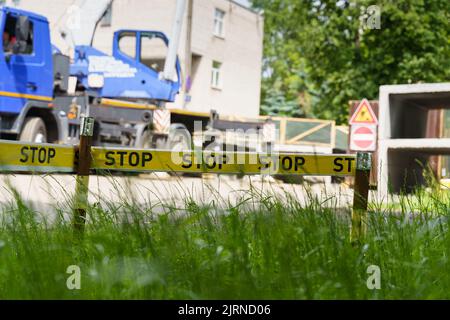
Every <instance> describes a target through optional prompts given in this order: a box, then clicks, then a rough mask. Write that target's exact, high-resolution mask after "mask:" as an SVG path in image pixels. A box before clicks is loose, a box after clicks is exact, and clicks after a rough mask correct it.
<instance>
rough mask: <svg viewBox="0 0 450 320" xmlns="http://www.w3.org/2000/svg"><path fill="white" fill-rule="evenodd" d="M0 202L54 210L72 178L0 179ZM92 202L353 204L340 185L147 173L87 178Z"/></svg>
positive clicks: (68, 190) (62, 203) (70, 192)
mask: <svg viewBox="0 0 450 320" xmlns="http://www.w3.org/2000/svg"><path fill="white" fill-rule="evenodd" d="M0 186H1V188H2V191H1V192H0V204H1V205H3V206H5V205H7V204H11V203H16V201H15V199H14V196H13V192H12V191H11V187H12V188H14V189H15V190H17V192H18V194H20V196H21V197H22V198H23V199H24V200H25V201H26V202H27V203H29V204H31V205H32V206H33V208H34V209H36V210H37V211H39V212H43V213H48V212H55V210H56V209H57V208H62V209H64V208H67V207H68V206H67V205H66V203H67V201H70V199H71V196H72V195H73V193H74V190H75V178H74V176H70V175H48V176H31V175H14V176H13V175H0ZM89 187H90V196H89V200H90V202H91V203H96V202H100V203H102V204H106V205H107V204H112V203H113V204H118V203H124V202H125V201H124V200H126V201H127V202H129V203H130V202H133V203H137V204H139V205H142V206H147V207H150V206H151V207H153V206H158V205H159V204H161V203H164V204H166V205H167V204H173V205H176V206H180V205H183V203H184V201H185V200H186V198H192V199H194V200H195V201H196V202H197V203H211V202H212V201H214V202H215V203H216V204H222V205H223V204H225V205H226V204H228V203H231V204H236V203H239V202H241V201H243V200H248V199H258V197H260V195H261V194H271V195H277V196H279V197H280V198H281V199H286V196H287V195H288V194H289V195H290V196H293V197H295V198H296V199H298V200H299V201H300V202H301V203H303V204H306V203H307V202H308V199H310V198H311V196H313V197H318V198H319V199H321V201H322V202H323V205H327V206H331V207H343V206H347V205H348V203H349V202H351V200H352V190H351V189H349V188H347V187H346V186H344V185H337V184H326V185H325V184H324V183H316V184H312V185H311V186H309V187H308V186H306V185H300V184H285V183H282V182H280V181H279V180H274V179H272V178H269V179H265V180H262V179H261V177H260V176H254V177H243V178H241V179H240V178H237V177H236V176H215V175H213V176H210V177H203V178H193V177H182V178H180V177H170V176H168V175H167V174H150V175H145V176H139V177H137V176H136V177H123V176H114V177H101V176H91V180H90V185H89Z"/></svg>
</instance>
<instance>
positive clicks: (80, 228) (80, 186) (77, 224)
mask: <svg viewBox="0 0 450 320" xmlns="http://www.w3.org/2000/svg"><path fill="white" fill-rule="evenodd" d="M93 133H94V118H92V117H84V118H83V119H82V121H81V128H80V145H79V148H78V167H77V178H76V187H75V203H74V211H73V227H74V231H75V232H76V233H80V234H82V233H83V232H84V226H85V221H86V209H87V206H88V195H89V173H90V169H91V161H92V156H91V145H92V136H93Z"/></svg>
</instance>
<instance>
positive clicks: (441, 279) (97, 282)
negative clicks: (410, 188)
mask: <svg viewBox="0 0 450 320" xmlns="http://www.w3.org/2000/svg"><path fill="white" fill-rule="evenodd" d="M424 192H425V191H424ZM286 196H287V197H289V195H283V198H282V197H281V196H277V195H274V194H270V193H267V194H261V193H258V192H253V191H251V192H250V193H249V194H248V195H247V196H246V197H244V198H243V199H242V202H241V203H239V204H238V205H236V204H234V205H231V204H228V205H219V204H218V203H217V202H216V201H211V203H206V204H202V205H200V204H198V203H196V202H194V201H193V200H192V199H191V198H190V197H189V196H188V195H187V196H186V200H185V203H184V205H182V206H178V207H176V206H175V205H168V204H166V205H163V204H158V205H154V206H150V205H148V206H145V207H143V206H139V205H137V204H135V203H133V201H126V200H121V203H118V204H110V205H108V206H103V207H102V206H101V205H100V204H95V205H93V206H92V207H90V208H89V212H88V214H89V222H88V223H87V225H86V230H85V234H84V236H83V237H82V238H79V237H77V236H74V233H73V230H72V228H71V223H70V220H68V219H67V214H68V213H70V209H69V207H67V209H62V210H60V212H59V213H60V215H59V216H58V218H57V219H56V220H55V221H52V222H48V221H46V219H43V218H42V216H41V215H39V214H37V213H36V212H34V211H33V209H32V208H30V207H28V206H27V205H26V204H25V203H24V202H23V200H22V199H20V197H19V196H17V195H16V198H15V202H14V203H12V204H11V205H10V206H9V207H8V208H4V210H3V213H2V223H1V225H0V299H398V298H408V299H416V298H418V299H430V298H439V299H441V298H442V299H444V298H445V299H449V298H450V230H449V224H450V222H449V217H450V210H449V204H450V200H449V199H448V197H447V195H446V194H445V193H443V194H442V195H439V196H438V195H436V194H433V195H428V196H427V201H426V203H425V202H424V203H422V204H421V202H420V201H419V200H417V198H416V200H415V201H414V203H409V202H408V201H409V200H408V198H407V197H404V198H401V201H403V203H401V204H400V206H399V208H400V210H398V208H396V210H395V211H393V210H391V209H386V208H382V206H381V205H380V206H377V205H376V204H372V205H371V212H370V215H369V228H368V234H367V237H366V239H365V240H364V242H363V243H362V244H361V245H360V246H354V245H352V244H351V243H350V242H349V233H350V230H349V225H350V220H349V219H350V211H349V210H348V209H344V210H342V209H341V210H337V209H335V208H325V207H324V206H323V205H322V204H320V203H319V202H318V201H316V200H314V199H313V198H312V197H311V201H310V203H309V204H308V205H301V204H300V203H299V202H298V201H296V200H295V199H294V197H290V198H288V200H286V199H284V197H286ZM411 206H414V208H411ZM61 207H63V205H62V206H61ZM409 212H414V215H413V217H411V215H409ZM70 265H78V266H79V267H80V268H81V290H68V289H67V287H66V280H67V278H68V277H69V276H70V275H69V274H67V273H66V269H67V267H68V266H70ZM369 265H378V266H379V267H380V269H381V290H369V289H368V288H367V286H366V281H367V278H368V276H369V275H368V274H367V267H368V266H369Z"/></svg>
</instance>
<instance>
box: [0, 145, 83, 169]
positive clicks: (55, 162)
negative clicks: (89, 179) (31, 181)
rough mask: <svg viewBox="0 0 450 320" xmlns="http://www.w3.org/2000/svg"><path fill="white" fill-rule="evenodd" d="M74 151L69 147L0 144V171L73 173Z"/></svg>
mask: <svg viewBox="0 0 450 320" xmlns="http://www.w3.org/2000/svg"><path fill="white" fill-rule="evenodd" d="M74 164H75V150H74V148H73V147H70V146H59V145H50V144H30V143H22V142H13V141H2V142H1V143H0V171H9V172H64V173H73V172H74Z"/></svg>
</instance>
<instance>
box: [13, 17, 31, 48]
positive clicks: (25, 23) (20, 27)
mask: <svg viewBox="0 0 450 320" xmlns="http://www.w3.org/2000/svg"><path fill="white" fill-rule="evenodd" d="M29 36H30V20H29V19H28V17H27V16H19V18H18V19H17V23H16V39H17V43H20V42H25V43H26V42H27V41H28V37H29Z"/></svg>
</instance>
